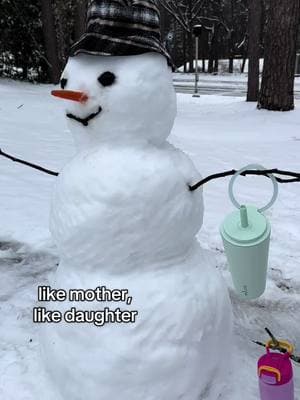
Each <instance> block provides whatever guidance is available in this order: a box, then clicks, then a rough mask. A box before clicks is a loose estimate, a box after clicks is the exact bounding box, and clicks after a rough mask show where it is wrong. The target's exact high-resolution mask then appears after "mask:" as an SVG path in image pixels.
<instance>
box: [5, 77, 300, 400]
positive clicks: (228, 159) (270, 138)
mask: <svg viewBox="0 0 300 400" xmlns="http://www.w3.org/2000/svg"><path fill="white" fill-rule="evenodd" d="M50 90H51V87H50V86H45V85H44V86H37V85H36V86H35V85H29V84H21V83H15V82H11V81H6V80H2V81H0V92H1V97H0V118H1V123H0V147H1V148H2V149H3V151H6V152H8V153H11V154H13V155H15V156H16V157H20V158H23V159H26V160H29V161H31V162H34V163H37V164H41V165H43V166H44V167H47V168H50V169H52V170H56V171H59V170H60V169H61V168H62V167H63V165H64V164H65V163H66V162H67V161H68V160H69V159H70V158H71V157H72V155H73V152H74V149H73V144H72V140H71V136H70V134H69V132H68V131H67V129H66V127H65V118H64V116H63V113H62V111H61V104H60V102H59V101H57V100H55V99H54V98H53V99H52V98H51V96H50V95H49V92H50ZM297 106H298V108H297V109H296V110H295V111H293V112H290V113H273V112H266V111H258V110H256V108H255V104H247V103H246V102H244V101H243V100H242V99H241V98H233V97H231V98H230V97H221V96H213V95H211V96H202V97H201V98H200V99H195V98H193V97H192V96H190V95H178V117H177V120H176V124H175V127H174V130H173V134H172V136H171V138H170V141H171V142H172V143H174V144H175V145H176V146H178V147H180V148H181V149H183V150H184V151H186V152H187V153H188V154H189V155H190V156H191V158H192V159H193V161H194V162H195V164H196V166H197V168H198V169H199V171H201V173H202V175H203V176H207V175H210V174H213V173H216V172H221V171H224V170H227V169H232V168H239V167H242V166H244V165H247V164H250V163H261V164H262V165H263V166H265V167H267V168H275V167H277V168H280V169H286V170H292V171H300V157H299V154H300V130H299V128H300V102H298V103H297ZM0 171H1V173H0V217H1V230H0V399H1V400H2V399H3V400H40V399H41V398H43V399H46V400H57V397H56V395H55V393H54V391H53V389H52V388H51V387H50V386H49V384H48V382H47V378H46V376H45V375H44V373H43V370H42V368H41V366H40V364H39V356H38V355H39V346H38V327H37V326H34V325H33V324H32V322H31V321H32V308H33V306H34V304H35V300H36V291H37V289H36V288H37V286H38V285H39V284H45V283H47V279H48V277H49V274H51V273H52V272H53V271H54V270H55V268H56V265H57V262H58V258H57V252H56V249H55V247H54V245H53V243H52V240H51V238H50V234H49V231H48V214H49V203H50V198H51V193H52V188H53V185H54V182H55V179H56V178H55V177H52V176H48V175H45V174H42V173H40V172H38V171H34V170H32V169H30V168H27V167H24V166H21V165H17V164H15V163H13V162H11V161H9V160H6V159H4V158H0ZM228 183H229V179H228V178H226V179H220V180H216V181H213V182H210V183H208V184H207V185H206V186H205V189H204V196H205V205H206V209H205V219H204V225H203V228H202V230H201V232H200V233H199V240H200V242H201V243H202V245H203V247H204V248H206V249H209V250H210V251H211V252H212V253H214V254H215V257H216V267H217V268H218V269H220V270H221V272H222V274H223V275H224V277H225V279H226V282H227V284H228V288H229V291H230V296H231V299H232V304H233V309H234V315H235V351H234V358H235V364H234V365H235V369H234V373H233V375H232V380H231V381H229V382H228V383H227V390H226V392H224V393H223V394H222V396H221V399H222V400H240V399H241V397H243V399H244V400H257V399H258V398H259V396H258V390H257V377H256V362H257V359H258V358H259V356H260V355H262V354H263V351H264V350H263V348H260V347H258V346H256V345H255V344H253V343H252V342H251V340H261V341H263V340H265V339H267V337H266V334H265V332H264V328H265V326H267V327H269V328H270V329H271V331H273V333H274V334H276V336H278V337H282V338H288V339H290V340H291V341H292V342H294V343H295V345H296V346H297V352H296V353H300V245H299V243H300V203H299V198H300V184H298V183H294V184H285V185H280V194H279V198H278V200H277V203H276V204H275V206H273V208H272V209H271V210H270V211H268V212H267V215H268V217H269V219H270V221H271V224H272V229H273V233H272V242H271V252H270V265H269V275H268V285H267V290H266V293H265V294H264V295H263V296H262V297H261V298H260V299H259V300H255V301H251V302H245V301H241V300H239V299H238V298H237V296H236V295H235V294H234V292H233V290H232V284H231V281H230V276H229V273H228V271H227V267H226V260H225V256H224V252H223V247H222V243H221V238H220V235H219V225H220V224H221V222H222V220H223V219H224V217H225V216H226V215H227V213H229V212H231V211H232V209H233V206H232V205H231V203H230V201H229V198H228V195H227V187H228ZM236 190H237V192H238V193H239V198H240V199H243V201H244V202H246V203H250V204H255V205H257V206H261V205H264V204H265V203H266V202H267V201H268V199H269V198H270V196H271V190H272V186H271V184H270V182H269V181H268V180H267V179H266V178H263V177H261V178H257V177H256V178H253V177H251V178H250V177H248V178H240V179H239V181H238V183H237V186H236ZM220 340H222V332H220ZM220 357H222V354H220ZM294 370H295V375H296V377H295V386H296V400H300V366H298V365H295V368H294ZM213 384H214V385H217V384H218V382H214V383H213ZM70 400H71V399H70ZM157 400H169V399H157ZM202 400H216V399H212V398H207V399H202Z"/></svg>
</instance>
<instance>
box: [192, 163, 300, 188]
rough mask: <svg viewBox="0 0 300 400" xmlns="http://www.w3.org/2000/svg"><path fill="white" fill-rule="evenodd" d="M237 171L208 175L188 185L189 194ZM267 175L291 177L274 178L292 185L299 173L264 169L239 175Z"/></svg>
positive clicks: (298, 179)
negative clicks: (287, 177) (286, 177)
mask: <svg viewBox="0 0 300 400" xmlns="http://www.w3.org/2000/svg"><path fill="white" fill-rule="evenodd" d="M235 173H237V171H236V170H235V169H232V170H230V171H225V172H220V173H219V174H214V175H210V176H208V177H207V178H205V179H202V180H201V181H200V182H198V183H196V184H195V185H189V189H190V191H191V192H193V191H195V190H197V189H199V187H201V186H203V185H205V184H206V183H207V182H210V181H212V180H214V179H219V178H225V177H226V176H232V175H234V174H235ZM268 174H277V175H284V176H292V177H293V178H291V179H282V178H279V177H277V176H276V177H275V178H276V180H277V182H279V183H293V182H300V173H298V172H290V171H282V170H280V169H277V168H275V169H266V170H263V171H256V170H255V171H254V170H247V171H244V172H242V173H241V175H243V176H246V175H260V176H265V177H267V178H269V176H268Z"/></svg>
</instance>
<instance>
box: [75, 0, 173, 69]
mask: <svg viewBox="0 0 300 400" xmlns="http://www.w3.org/2000/svg"><path fill="white" fill-rule="evenodd" d="M152 51H153V52H156V53H160V54H162V55H164V56H165V57H166V58H167V60H168V63H169V65H171V66H172V67H173V63H172V60H171V57H170V55H169V53H168V52H167V50H166V48H165V47H164V45H163V44H162V41H161V35H160V13H159V9H158V6H157V1H156V0H94V1H92V2H91V4H90V6H89V9H88V15H87V27H86V32H85V33H84V34H83V35H82V37H81V38H80V39H79V41H78V42H76V43H75V44H74V45H73V46H72V48H71V52H70V56H76V55H77V54H80V53H86V54H93V55H107V56H128V55H137V54H143V53H147V52H152Z"/></svg>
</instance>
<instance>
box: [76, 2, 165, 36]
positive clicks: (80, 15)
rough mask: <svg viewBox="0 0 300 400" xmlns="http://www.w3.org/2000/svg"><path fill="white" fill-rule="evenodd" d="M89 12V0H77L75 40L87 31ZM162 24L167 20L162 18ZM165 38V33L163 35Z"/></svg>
mask: <svg viewBox="0 0 300 400" xmlns="http://www.w3.org/2000/svg"><path fill="white" fill-rule="evenodd" d="M86 13H87V0H77V7H76V16H75V40H78V39H79V38H80V37H81V35H82V34H83V33H84V31H85V24H86ZM161 21H162V26H163V28H164V25H163V23H164V22H165V20H164V19H163V18H162V20H161ZM162 37H163V38H164V37H165V35H163V36H162Z"/></svg>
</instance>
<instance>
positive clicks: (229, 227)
mask: <svg viewBox="0 0 300 400" xmlns="http://www.w3.org/2000/svg"><path fill="white" fill-rule="evenodd" d="M269 230H270V226H269V223H268V221H267V219H266V217H265V216H264V215H263V214H261V213H260V212H259V211H258V209H257V208H256V207H254V206H242V207H241V209H240V211H234V212H232V213H231V214H229V215H228V216H227V217H226V219H225V221H224V223H223V226H222V233H223V235H224V236H225V239H227V240H229V241H231V242H234V243H236V244H241V245H246V244H247V245H253V244H255V243H256V242H258V241H260V240H262V239H265V236H266V234H267V233H269Z"/></svg>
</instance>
